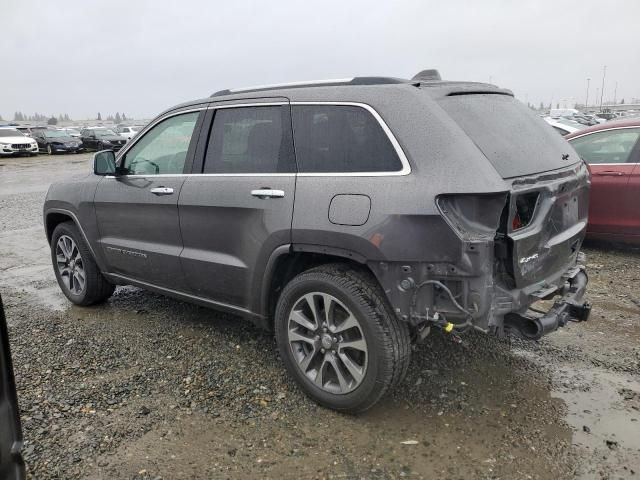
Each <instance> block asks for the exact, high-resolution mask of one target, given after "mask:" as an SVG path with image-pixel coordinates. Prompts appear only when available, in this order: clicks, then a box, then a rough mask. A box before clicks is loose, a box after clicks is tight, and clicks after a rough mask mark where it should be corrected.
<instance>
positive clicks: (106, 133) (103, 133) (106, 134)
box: [94, 128, 117, 137]
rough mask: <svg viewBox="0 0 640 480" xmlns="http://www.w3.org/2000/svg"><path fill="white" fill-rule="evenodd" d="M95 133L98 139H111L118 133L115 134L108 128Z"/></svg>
mask: <svg viewBox="0 0 640 480" xmlns="http://www.w3.org/2000/svg"><path fill="white" fill-rule="evenodd" d="M94 132H95V133H96V137H109V136H111V135H117V134H116V132H114V131H113V130H109V129H107V128H105V129H103V130H97V129H96V130H94Z"/></svg>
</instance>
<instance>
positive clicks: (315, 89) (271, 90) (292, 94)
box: [161, 70, 513, 115]
mask: <svg viewBox="0 0 640 480" xmlns="http://www.w3.org/2000/svg"><path fill="white" fill-rule="evenodd" d="M355 87H358V88H357V89H355ZM407 89H414V91H419V90H418V89H420V90H422V91H424V92H426V93H428V94H429V96H430V97H432V98H442V97H447V96H455V95H465V94H483V93H491V94H500V95H509V96H513V93H512V92H511V91H510V90H507V89H503V88H499V87H497V86H495V85H491V84H488V83H477V82H455V81H446V80H440V75H439V73H438V72H437V71H435V70H423V71H422V72H420V73H418V74H417V75H416V76H414V77H413V78H412V79H410V80H409V79H403V78H397V77H382V76H372V77H353V78H342V79H329V80H311V81H306V82H294V83H283V84H277V85H261V86H255V87H246V88H233V89H225V90H220V91H217V92H215V93H214V94H212V95H211V96H210V97H208V98H201V99H198V100H193V101H190V102H185V103H182V104H180V105H176V106H173V107H171V108H169V109H167V110H165V111H164V112H162V113H161V115H164V114H166V113H168V112H173V111H176V110H180V109H186V108H192V107H195V106H199V105H203V104H207V103H211V102H225V101H243V100H247V99H252V100H257V101H261V99H264V98H282V99H283V100H287V99H289V100H290V101H292V102H300V101H314V102H316V101H341V102H352V101H360V102H363V101H365V100H366V99H371V98H374V97H375V98H379V99H386V100H388V101H393V96H394V94H400V91H401V90H404V91H405V92H406V91H407ZM374 92H375V94H374Z"/></svg>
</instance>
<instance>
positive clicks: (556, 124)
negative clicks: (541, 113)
mask: <svg viewBox="0 0 640 480" xmlns="http://www.w3.org/2000/svg"><path fill="white" fill-rule="evenodd" d="M544 121H545V122H547V123H548V124H549V125H551V126H552V127H553V129H554V130H555V131H557V132H558V133H559V134H560V135H562V136H565V135H569V134H570V133H573V132H577V131H578V130H582V128H585V127H584V125H580V124H579V123H578V122H572V121H571V120H556V119H555V118H551V117H545V118H544ZM572 124H575V125H572ZM581 127H582V128H581Z"/></svg>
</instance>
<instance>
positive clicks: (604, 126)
mask: <svg viewBox="0 0 640 480" xmlns="http://www.w3.org/2000/svg"><path fill="white" fill-rule="evenodd" d="M625 127H640V118H632V119H629V120H613V121H611V122H605V123H599V124H598V125H593V126H591V127H587V128H584V129H582V130H580V131H578V132H574V133H571V134H569V135H567V136H566V137H565V138H573V137H577V136H578V135H584V134H585V133H592V132H599V131H602V130H611V129H612V128H625Z"/></svg>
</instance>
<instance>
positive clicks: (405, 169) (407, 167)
mask: <svg viewBox="0 0 640 480" xmlns="http://www.w3.org/2000/svg"><path fill="white" fill-rule="evenodd" d="M290 104H291V105H292V106H293V105H338V106H348V107H360V108H364V109H365V110H367V111H368V112H369V113H370V114H371V115H373V118H375V119H376V120H377V121H378V124H379V125H380V127H382V130H383V131H384V133H385V134H386V135H387V138H388V139H389V141H390V142H391V145H392V146H393V149H394V150H395V151H396V154H397V155H398V158H399V159H400V163H401V164H402V168H401V169H400V170H396V171H385V172H317V173H316V172H313V173H311V172H308V173H307V172H302V173H298V176H299V177H394V176H400V175H409V174H410V173H411V164H410V163H409V160H408V159H407V156H406V155H405V153H404V150H402V147H401V146H400V143H399V142H398V140H397V139H396V137H395V135H394V134H393V132H392V131H391V129H390V128H389V126H388V125H387V123H386V122H385V121H384V119H383V118H382V117H381V116H380V114H379V113H378V112H377V111H376V109H375V108H373V107H372V106H371V105H369V104H367V103H362V102H331V101H326V102H320V101H319V102H290Z"/></svg>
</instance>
